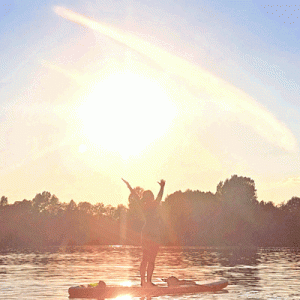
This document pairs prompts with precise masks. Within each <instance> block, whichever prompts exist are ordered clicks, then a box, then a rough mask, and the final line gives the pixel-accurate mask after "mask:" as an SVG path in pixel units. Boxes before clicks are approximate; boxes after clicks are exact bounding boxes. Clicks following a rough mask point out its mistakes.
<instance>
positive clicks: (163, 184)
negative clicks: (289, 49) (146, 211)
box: [155, 179, 166, 202]
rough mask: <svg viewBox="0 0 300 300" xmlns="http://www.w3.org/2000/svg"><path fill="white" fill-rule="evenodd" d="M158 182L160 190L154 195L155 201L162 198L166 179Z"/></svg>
mask: <svg viewBox="0 0 300 300" xmlns="http://www.w3.org/2000/svg"><path fill="white" fill-rule="evenodd" d="M158 184H159V185H160V190H159V192H158V195H157V197H156V200H155V201H156V202H160V201H161V199H162V195H163V193H164V188H165V184H166V181H165V180H163V179H162V180H161V181H160V182H158Z"/></svg>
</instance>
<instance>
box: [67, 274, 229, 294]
mask: <svg viewBox="0 0 300 300" xmlns="http://www.w3.org/2000/svg"><path fill="white" fill-rule="evenodd" d="M227 285H228V281H227V280H226V279H222V278H221V279H212V280H205V281H197V284H196V285H178V286H167V284H159V285H157V286H155V287H141V286H121V285H107V286H105V287H103V286H99V285H98V284H88V285H79V286H74V287H70V288H69V296H70V298H98V299H99V298H100V299H106V298H116V297H119V296H123V295H124V296H125V295H129V296H131V297H151V296H152V297H155V296H163V295H182V294H196V293H203V292H215V291H220V290H222V289H224V288H225V287H226V286H227Z"/></svg>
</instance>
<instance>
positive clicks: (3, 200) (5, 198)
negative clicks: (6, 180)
mask: <svg viewBox="0 0 300 300" xmlns="http://www.w3.org/2000/svg"><path fill="white" fill-rule="evenodd" d="M7 204H8V200H7V197H5V196H2V197H1V200H0V206H2V207H3V206H6V205H7Z"/></svg>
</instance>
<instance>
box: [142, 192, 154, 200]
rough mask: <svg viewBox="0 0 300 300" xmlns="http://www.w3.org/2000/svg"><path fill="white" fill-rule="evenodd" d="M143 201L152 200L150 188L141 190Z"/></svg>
mask: <svg viewBox="0 0 300 300" xmlns="http://www.w3.org/2000/svg"><path fill="white" fill-rule="evenodd" d="M142 199H143V201H144V202H151V201H154V195H153V193H152V192H151V191H150V190H147V191H144V192H143V198H142Z"/></svg>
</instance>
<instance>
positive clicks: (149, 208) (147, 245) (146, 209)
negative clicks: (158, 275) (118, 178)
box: [122, 178, 166, 287]
mask: <svg viewBox="0 0 300 300" xmlns="http://www.w3.org/2000/svg"><path fill="white" fill-rule="evenodd" d="M122 180H123V181H124V182H125V183H126V185H127V187H128V188H129V190H130V192H131V195H132V196H133V197H134V198H135V199H136V200H139V196H138V195H137V194H136V192H135V190H134V189H133V188H132V187H131V186H130V184H129V183H128V182H127V181H126V180H124V179H123V178H122ZM165 183H166V182H165V180H163V179H162V180H161V181H160V182H158V184H159V185H160V191H159V193H158V195H157V197H156V199H154V195H153V193H152V192H151V191H150V190H147V191H144V192H143V196H142V211H143V214H144V219H145V223H144V226H143V229H142V234H141V241H142V251H143V256H142V262H141V265H140V274H141V285H142V286H143V287H144V286H145V287H151V286H155V284H153V283H152V275H153V271H154V266H155V258H156V255H157V253H158V249H159V245H160V243H161V228H160V217H159V214H158V207H159V204H160V202H161V200H162V195H163V192H164V187H165ZM146 271H147V277H146ZM146 278H147V280H146Z"/></svg>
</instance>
